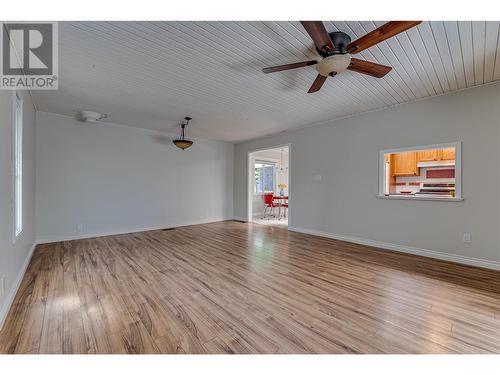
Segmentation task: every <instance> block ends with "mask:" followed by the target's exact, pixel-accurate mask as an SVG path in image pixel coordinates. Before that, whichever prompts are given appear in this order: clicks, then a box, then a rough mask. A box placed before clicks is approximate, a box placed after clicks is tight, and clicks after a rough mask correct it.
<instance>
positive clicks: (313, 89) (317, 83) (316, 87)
mask: <svg viewBox="0 0 500 375" xmlns="http://www.w3.org/2000/svg"><path fill="white" fill-rule="evenodd" d="M326 78H327V77H325V76H322V75H321V74H318V76H317V77H316V79H315V80H314V82H313V84H312V86H311V88H310V89H309V91H308V93H309V94H310V93H312V92H316V91H319V89H320V88H321V86H323V83H325V81H326Z"/></svg>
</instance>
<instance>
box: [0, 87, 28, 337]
mask: <svg viewBox="0 0 500 375" xmlns="http://www.w3.org/2000/svg"><path fill="white" fill-rule="evenodd" d="M20 94H21V97H22V99H23V221H24V223H23V232H22V233H21V236H20V237H19V238H18V240H17V241H16V242H15V243H12V238H13V237H12V234H13V219H12V212H11V202H12V197H13V188H12V173H13V171H12V159H11V155H12V130H13V126H12V119H13V117H12V111H13V93H12V92H11V91H5V90H2V91H0V278H1V277H5V284H6V285H5V286H6V292H5V293H1V292H0V328H1V326H2V323H3V319H4V318H5V316H6V314H7V311H8V308H9V306H10V303H11V301H12V299H13V297H14V294H15V292H16V289H17V285H18V283H19V282H20V280H21V279H20V278H22V276H23V273H24V267H25V266H26V265H27V261H28V260H29V259H28V258H29V256H30V250H31V249H32V247H33V244H34V241H35V109H34V107H33V103H32V101H31V97H30V95H29V93H28V92H27V91H20Z"/></svg>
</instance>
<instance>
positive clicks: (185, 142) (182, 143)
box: [173, 117, 193, 150]
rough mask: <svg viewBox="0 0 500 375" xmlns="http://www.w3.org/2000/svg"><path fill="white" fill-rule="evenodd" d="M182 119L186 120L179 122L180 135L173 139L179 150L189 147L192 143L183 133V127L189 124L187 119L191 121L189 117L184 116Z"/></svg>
mask: <svg viewBox="0 0 500 375" xmlns="http://www.w3.org/2000/svg"><path fill="white" fill-rule="evenodd" d="M184 120H186V122H185V123H184V122H183V123H182V124H181V129H182V130H181V136H180V137H179V138H178V139H174V140H173V143H174V145H176V146H177V147H179V148H180V149H181V150H185V149H186V148H189V147H191V146H192V145H193V141H190V140H189V139H186V136H185V134H184V129H185V128H186V126H187V125H188V124H189V121H191V117H184Z"/></svg>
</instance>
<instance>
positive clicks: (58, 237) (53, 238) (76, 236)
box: [36, 218, 231, 244]
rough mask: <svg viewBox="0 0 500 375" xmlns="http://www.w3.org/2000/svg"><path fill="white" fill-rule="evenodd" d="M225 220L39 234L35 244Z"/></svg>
mask: <svg viewBox="0 0 500 375" xmlns="http://www.w3.org/2000/svg"><path fill="white" fill-rule="evenodd" d="M226 220H231V218H210V219H202V220H193V221H188V222H182V223H175V224H172V223H169V224H164V225H158V226H153V227H141V228H131V229H122V230H114V231H107V232H94V233H80V234H68V235H56V236H41V237H39V238H37V240H36V243H37V244H46V243H52V242H61V241H73V240H82V239H85V238H95V237H105V236H116V235H119V234H129V233H138V232H148V231H151V230H160V229H165V228H179V227H186V226H189V225H199V224H208V223H216V222H219V221H226Z"/></svg>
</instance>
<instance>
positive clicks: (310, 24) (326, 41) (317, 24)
mask: <svg viewBox="0 0 500 375" xmlns="http://www.w3.org/2000/svg"><path fill="white" fill-rule="evenodd" d="M300 23H301V24H302V26H304V29H306V31H307V33H308V34H309V36H310V37H311V39H312V40H313V42H314V44H315V45H316V48H318V49H319V50H320V51H323V52H328V51H333V49H334V46H333V43H332V40H331V39H330V35H328V33H327V32H326V29H325V25H323V22H321V21H300Z"/></svg>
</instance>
